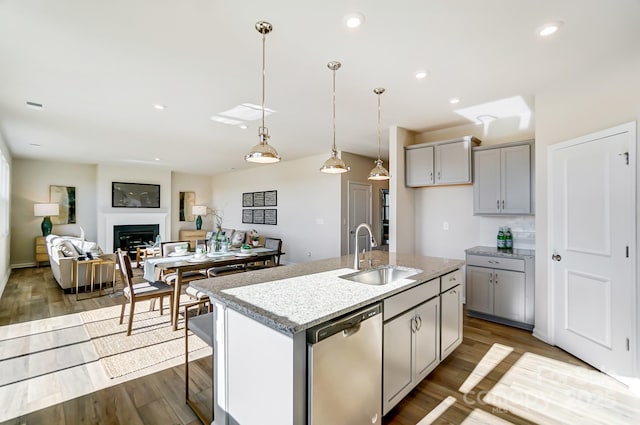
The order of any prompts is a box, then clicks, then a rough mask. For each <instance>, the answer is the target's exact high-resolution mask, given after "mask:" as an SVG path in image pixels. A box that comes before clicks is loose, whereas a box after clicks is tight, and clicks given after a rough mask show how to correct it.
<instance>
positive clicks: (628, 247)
mask: <svg viewBox="0 0 640 425" xmlns="http://www.w3.org/2000/svg"><path fill="white" fill-rule="evenodd" d="M627 258H629V246H628V245H627Z"/></svg>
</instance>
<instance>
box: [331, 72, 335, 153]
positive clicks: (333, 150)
mask: <svg viewBox="0 0 640 425" xmlns="http://www.w3.org/2000/svg"><path fill="white" fill-rule="evenodd" d="M331 151H332V152H336V70H335V69H334V70H333V149H332V150H331Z"/></svg>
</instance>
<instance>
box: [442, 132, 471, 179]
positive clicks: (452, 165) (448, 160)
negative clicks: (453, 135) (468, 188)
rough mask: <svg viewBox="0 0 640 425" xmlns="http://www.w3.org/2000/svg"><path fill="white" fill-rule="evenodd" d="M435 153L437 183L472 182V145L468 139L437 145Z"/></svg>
mask: <svg viewBox="0 0 640 425" xmlns="http://www.w3.org/2000/svg"><path fill="white" fill-rule="evenodd" d="M435 155H436V158H435V173H436V184H454V183H469V182H471V172H470V169H471V167H470V165H471V161H470V158H471V156H470V155H471V147H470V146H469V142H468V141H466V140H462V141H459V142H451V143H444V144H442V145H436V152H435Z"/></svg>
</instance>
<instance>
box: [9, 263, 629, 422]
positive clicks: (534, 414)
mask: <svg viewBox="0 0 640 425" xmlns="http://www.w3.org/2000/svg"><path fill="white" fill-rule="evenodd" d="M119 303H120V299H119V298H118V297H110V296H103V297H99V298H94V299H90V300H83V301H79V302H78V301H75V296H74V295H67V294H64V293H63V292H62V291H61V290H60V289H59V287H58V285H57V284H56V283H55V281H54V280H53V278H52V277H51V272H50V269H48V268H46V267H45V268H39V269H36V268H33V269H21V270H14V271H13V272H12V275H11V278H10V279H9V282H8V284H7V287H6V289H5V291H4V294H3V296H2V299H1V300H0V326H2V327H4V326H7V325H12V324H18V323H24V324H26V323H27V322H31V321H35V320H38V319H45V318H49V317H55V316H61V315H66V314H70V313H76V312H80V311H84V310H88V309H94V308H100V307H105V306H110V305H115V304H119ZM1 330H2V328H0V331H1ZM464 335H465V338H464V341H463V343H462V345H461V346H460V347H458V349H457V350H456V351H455V352H454V353H453V354H452V355H450V356H449V357H448V358H447V359H446V360H445V361H444V362H443V363H442V364H441V365H440V366H438V367H437V368H436V370H435V371H433V372H432V373H431V374H430V375H429V376H428V377H427V379H425V380H424V381H422V382H421V383H420V384H419V385H418V386H417V387H416V389H415V390H414V391H412V392H411V393H410V394H409V395H408V396H407V397H406V398H405V399H404V400H403V401H402V402H401V403H399V404H398V405H397V406H396V407H395V408H394V409H393V410H391V412H389V414H388V415H386V416H385V418H384V420H383V424H385V425H415V424H420V425H427V424H429V423H445V424H459V423H463V422H464V423H471V424H474V423H478V424H480V423H496V424H498V423H505V421H506V422H507V423H514V424H531V423H577V422H575V415H583V416H582V417H581V418H580V421H579V422H580V423H607V424H608V423H621V424H622V423H640V412H639V408H638V407H637V406H640V399H639V398H637V397H636V396H633V395H629V394H627V392H625V389H624V388H622V386H621V385H616V384H615V383H613V384H612V383H610V382H609V381H610V378H607V377H604V375H602V374H599V373H597V372H595V371H593V369H592V368H591V367H589V366H588V365H586V364H584V363H583V362H581V361H580V360H578V359H576V358H575V357H573V356H571V355H570V354H568V353H566V352H564V351H562V350H560V349H557V348H555V347H551V346H549V345H547V344H545V343H543V342H541V341H539V340H537V339H535V338H534V337H532V336H531V334H530V333H529V332H526V331H523V330H519V329H515V328H511V327H507V326H502V325H498V324H494V323H491V322H486V321H483V320H479V319H473V318H466V317H465V321H464ZM1 360H2V359H1V358H0V361H1ZM536 362H537V364H539V363H540V362H543V363H544V368H545V369H544V370H546V371H548V372H547V374H551V375H554V376H540V375H538V376H534V377H533V378H531V377H530V376H527V375H526V373H524V372H526V371H530V370H531V369H533V368H535V364H536ZM191 364H192V366H191V367H190V378H191V381H190V382H191V389H192V393H195V395H194V398H195V399H197V400H199V401H200V402H201V403H202V404H203V406H204V407H205V408H208V409H210V400H211V375H212V370H211V361H210V359H209V358H204V359H199V360H195V361H194V362H192V363H191ZM567 371H569V372H567ZM567 373H569V374H572V375H575V376H577V377H578V379H582V381H580V382H583V381H584V382H586V384H580V385H578V384H572V382H573V381H572V380H571V379H569V378H567ZM591 373H593V374H594V375H589V374H591ZM560 374H564V375H562V377H561V379H557V380H556V381H554V380H553V378H554V377H557V376H560ZM599 376H601V377H604V378H603V379H605V381H606V382H605V381H603V382H604V383H600V382H597V381H598V379H599ZM547 381H548V382H549V383H547ZM554 382H556V384H554ZM541 383H543V384H544V385H550V386H551V387H548V388H547V387H542V389H540V391H539V393H542V396H544V395H545V393H548V396H549V399H548V400H546V404H545V405H544V406H540V405H536V406H534V408H533V409H528V408H527V407H526V406H525V407H523V404H522V403H520V401H522V400H517V399H515V400H513V399H512V400H509V399H508V398H509V397H508V394H510V393H513V394H519V393H518V392H517V391H518V390H519V389H522V388H525V389H531V388H532V389H537V387H536V386H540V385H541ZM562 385H564V386H565V387H566V388H562V389H561V390H562V391H564V392H565V393H563V394H562V395H561V396H557V395H556V393H554V388H553V387H554V386H555V387H558V386H560V387H561V386H562ZM571 385H574V386H573V387H572V386H571ZM597 385H598V386H597ZM585 386H586V387H585ZM567 388H568V389H567ZM0 389H1V386H0ZM603 389H604V390H603ZM597 391H608V392H607V393H606V394H608V398H607V399H606V401H608V402H615V403H617V405H615V407H616V409H610V410H613V413H611V412H608V413H606V415H609V416H606V415H605V416H603V415H604V414H603V413H602V412H601V411H600V410H598V411H597V412H595V413H594V412H593V411H591V410H589V409H590V408H591V407H592V405H597V404H598V403H597V402H598V400H594V399H593V397H591V398H590V397H585V394H586V395H587V396H588V395H591V396H593V395H594V394H596V392H597ZM505 394H507V395H505ZM576 394H577V395H580V396H582V398H583V399H586V402H587V403H586V405H585V406H581V405H579V406H577V407H578V408H577V409H573V410H572V407H576V406H570V405H569V404H570V403H572V402H573V403H575V397H573V398H571V397H572V396H575V395H576ZM597 394H600V395H601V394H602V393H601V392H599V393H597ZM501 398H503V399H504V400H501ZM556 399H557V400H556ZM488 400H490V401H491V403H490V402H489V401H488ZM600 401H602V400H600ZM0 406H6V400H0ZM596 407H597V406H596ZM571 415H574V416H571ZM567 418H568V419H567ZM572 421H573V422H572ZM3 423H4V424H11V425H14V424H15V425H21V424H33V425H38V424H47V425H49V424H52V425H56V424H60V425H62V424H65V425H66V424H69V425H70V424H97V423H100V424H102V423H106V424H198V423H199V421H198V419H197V418H196V416H195V415H194V414H193V412H192V411H191V409H190V408H189V407H188V406H187V405H186V403H185V401H184V367H183V366H182V365H178V366H175V367H170V368H167V369H164V370H160V371H156V372H154V373H151V374H148V375H146V376H141V377H138V378H136V379H133V380H129V381H126V382H120V383H118V384H116V385H113V386H110V387H108V388H103V389H100V390H97V391H93V392H90V393H88V394H84V395H81V396H79V397H76V398H73V399H71V400H67V401H63V402H60V403H57V404H55V405H52V406H49V407H45V408H42V409H40V410H37V411H34V412H30V413H27V414H23V415H20V416H18V417H15V418H13V419H9V420H7V421H6V422H3ZM268 425H271V424H268ZM274 425H276V424H274Z"/></svg>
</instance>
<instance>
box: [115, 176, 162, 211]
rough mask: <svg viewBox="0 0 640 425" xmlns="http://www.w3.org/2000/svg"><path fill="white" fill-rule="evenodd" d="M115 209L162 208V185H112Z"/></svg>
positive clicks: (120, 183)
mask: <svg viewBox="0 0 640 425" xmlns="http://www.w3.org/2000/svg"><path fill="white" fill-rule="evenodd" d="M111 206H112V207H113V208H160V185H159V184H147V183H123V182H112V183H111Z"/></svg>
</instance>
